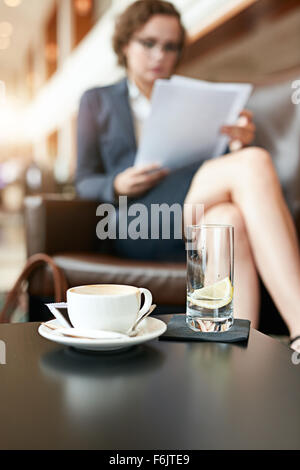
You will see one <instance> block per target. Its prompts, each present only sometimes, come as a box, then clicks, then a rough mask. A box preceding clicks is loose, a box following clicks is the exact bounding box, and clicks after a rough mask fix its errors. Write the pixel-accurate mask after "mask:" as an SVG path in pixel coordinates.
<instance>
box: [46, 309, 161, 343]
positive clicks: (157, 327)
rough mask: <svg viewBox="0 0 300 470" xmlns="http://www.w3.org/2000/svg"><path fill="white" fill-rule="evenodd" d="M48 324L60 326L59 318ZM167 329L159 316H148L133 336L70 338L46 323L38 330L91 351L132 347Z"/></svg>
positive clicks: (52, 337) (59, 341)
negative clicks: (120, 337) (119, 337)
mask: <svg viewBox="0 0 300 470" xmlns="http://www.w3.org/2000/svg"><path fill="white" fill-rule="evenodd" d="M46 324H48V325H56V326H60V325H59V323H58V321H57V320H51V321H48V322H47V323H46ZM166 329H167V325H166V324H165V323H164V322H162V321H161V320H158V319H157V318H152V317H148V318H145V320H144V321H143V322H142V323H141V324H140V326H139V327H138V334H137V336H135V337H133V338H130V337H128V338H125V339H123V338H122V339H83V338H68V337H66V336H63V335H61V334H60V333H58V332H56V331H55V330H50V329H49V328H47V327H46V326H44V325H40V326H39V329H38V332H39V334H40V335H41V336H43V337H44V338H46V339H49V340H50V341H54V342H55V343H59V344H63V345H65V346H70V347H73V348H78V349H87V350H89V351H115V350H117V349H124V348H130V347H131V346H136V345H137V344H141V343H145V342H146V341H150V340H152V339H155V338H157V337H158V336H160V335H162V334H163V333H164V332H165V331H166Z"/></svg>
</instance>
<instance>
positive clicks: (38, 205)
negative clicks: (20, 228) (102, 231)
mask: <svg viewBox="0 0 300 470" xmlns="http://www.w3.org/2000/svg"><path fill="white" fill-rule="evenodd" d="M24 204H25V234H26V248H27V256H28V257H29V256H31V255H33V254H35V253H46V254H48V255H53V254H55V253H67V252H71V251H72V252H74V251H75V252H76V251H78V252H80V251H81V252H82V251H88V252H93V251H96V250H97V249H98V250H99V247H98V245H99V240H98V239H97V236H96V226H97V223H98V222H99V218H97V217H96V209H97V207H98V205H99V204H100V202H99V201H89V200H81V199H70V198H66V197H63V196H60V195H41V196H29V197H26V198H25V201H24Z"/></svg>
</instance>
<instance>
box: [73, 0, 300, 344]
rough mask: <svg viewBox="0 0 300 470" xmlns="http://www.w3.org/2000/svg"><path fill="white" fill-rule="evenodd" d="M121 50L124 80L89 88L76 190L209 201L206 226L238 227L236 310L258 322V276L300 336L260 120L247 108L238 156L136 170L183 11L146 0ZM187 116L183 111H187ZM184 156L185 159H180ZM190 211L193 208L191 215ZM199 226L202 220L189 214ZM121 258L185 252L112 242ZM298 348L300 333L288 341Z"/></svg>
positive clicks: (118, 43)
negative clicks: (258, 135)
mask: <svg viewBox="0 0 300 470" xmlns="http://www.w3.org/2000/svg"><path fill="white" fill-rule="evenodd" d="M113 43H114V49H115V52H116V54H117V56H118V60H119V63H120V64H121V65H123V66H124V67H125V69H126V75H127V77H126V79H124V80H122V81H121V82H119V83H117V84H115V85H112V86H108V87H103V88H94V89H92V90H88V91H87V92H86V93H85V94H84V95H83V97H82V100H81V104H80V110H79V116H78V166H77V191H78V193H79V195H80V196H81V197H85V198H92V199H98V200H99V201H101V202H117V200H118V197H119V196H127V197H128V198H129V201H130V203H135V202H137V201H138V202H140V203H143V204H145V206H146V207H150V206H151V204H162V203H167V204H169V205H172V204H174V203H179V204H181V205H182V206H183V205H184V203H185V204H188V205H189V206H188V207H193V206H194V205H197V204H203V205H204V208H205V223H207V224H210V223H211V224H214V223H215V224H231V225H233V226H234V229H235V246H234V250H235V310H236V311H237V312H238V316H239V317H240V318H247V319H249V320H251V322H252V326H253V327H257V325H258V313H259V303H260V299H259V278H258V273H259V275H260V276H261V278H262V280H263V281H264V284H265V286H266V287H267V289H268V290H269V292H270V295H271V296H272V298H273V300H274V302H275V304H276V306H277V308H278V310H279V312H280V313H281V315H282V317H283V319H284V321H285V322H286V324H287V326H288V328H289V331H290V335H291V337H292V338H296V337H297V336H298V335H300V312H299V305H300V257H299V246H298V240H297V235H296V230H295V227H294V224H293V221H292V217H291V215H290V213H289V210H288V208H287V205H286V203H285V201H284V198H283V195H282V191H281V187H280V184H279V181H278V178H277V175H276V172H275V170H274V167H273V164H272V160H271V157H270V155H269V154H268V153H267V152H266V151H265V150H263V149H261V148H256V147H250V146H249V145H250V144H251V142H252V141H253V138H254V133H255V127H254V124H253V122H252V115H251V113H250V112H248V111H247V110H244V111H243V112H242V113H241V116H240V120H239V122H238V123H237V125H235V126H224V127H223V128H222V129H221V130H220V132H222V133H224V134H226V135H228V136H229V137H230V140H231V143H230V149H231V153H228V154H226V155H223V156H221V157H219V158H217V159H212V160H206V161H205V162H203V161H202V162H199V163H197V165H189V166H186V167H184V168H182V169H180V170H178V171H174V172H172V173H169V171H168V170H167V169H165V168H161V167H160V166H159V165H156V164H153V165H148V166H144V167H139V168H137V167H135V166H134V161H135V156H136V152H137V148H138V142H139V137H140V134H141V130H142V127H143V123H144V121H145V119H146V118H147V116H148V115H149V112H150V108H151V105H150V98H151V93H152V89H153V86H154V83H155V81H156V80H157V79H161V78H163V79H167V78H170V77H171V76H172V74H173V73H174V71H175V69H176V66H177V65H178V63H179V61H180V57H181V54H182V51H183V48H184V43H185V30H184V27H183V26H182V23H181V19H180V15H179V13H178V12H177V10H176V9H175V8H174V6H173V5H172V4H171V3H168V2H164V1H160V0H140V1H137V2H135V3H133V4H132V5H130V6H129V7H128V8H127V10H126V11H125V12H124V13H123V14H122V15H121V16H120V17H119V19H118V22H117V24H116V29H115V34H114V39H113ZM182 119H184V117H182ZM183 158H184V156H183ZM185 216H186V217H187V218H188V217H189V216H190V214H185ZM192 222H193V223H194V224H199V223H200V222H201V220H196V219H195V218H194V219H193V220H192ZM115 247H116V250H117V252H118V253H119V254H120V255H123V256H126V257H129V258H140V259H172V260H175V259H178V258H181V259H184V257H185V251H184V243H183V240H175V239H171V240H151V239H149V240H132V239H130V238H127V239H126V240H120V239H118V240H115ZM291 346H292V347H293V348H294V349H297V348H299V350H300V340H298V339H296V340H294V341H293V342H292V343H291Z"/></svg>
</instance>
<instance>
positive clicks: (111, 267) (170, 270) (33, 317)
mask: <svg viewBox="0 0 300 470" xmlns="http://www.w3.org/2000/svg"><path fill="white" fill-rule="evenodd" d="M98 205H99V202H96V201H87V200H79V199H70V198H66V197H63V196H60V195H42V196H30V197H27V198H26V199H25V227H26V245H27V256H28V257H29V256H31V255H33V254H35V253H41V252H42V253H46V254H48V255H50V256H52V257H53V259H54V260H55V262H56V264H57V265H58V266H60V267H61V268H62V269H63V270H64V273H65V274H66V277H67V280H68V283H69V286H70V287H73V286H77V285H84V284H102V283H103V284H104V283H105V284H106V283H111V284H129V285H135V286H139V287H146V288H148V289H150V290H151V292H152V294H153V299H154V302H155V303H156V304H157V305H158V308H157V310H156V312H155V313H179V312H184V311H185V296H186V265H185V263H167V262H147V261H133V260H129V259H122V258H119V257H117V256H114V254H113V252H112V246H111V245H110V243H107V242H103V241H101V242H100V241H99V240H98V239H97V236H96V225H97V223H98V222H99V220H100V218H99V217H97V216H96V208H97V206H98ZM296 212H297V216H296V217H295V219H296V224H297V229H298V234H299V233H300V205H299V204H298V205H297V211H296ZM261 291H262V295H261V299H262V302H261V316H260V318H261V321H260V327H259V329H260V330H261V331H264V332H266V333H273V334H286V333H287V329H286V327H285V325H284V323H283V321H282V320H281V317H280V316H279V315H278V312H277V310H276V308H275V306H274V304H273V302H272V300H271V298H270V296H269V294H268V293H267V291H266V289H265V287H264V285H263V283H262V282H261ZM29 294H30V315H29V320H30V321H45V320H48V319H49V318H50V315H49V312H48V309H47V308H46V307H45V306H44V304H45V303H47V302H50V301H53V295H54V292H53V285H52V279H51V273H50V270H49V269H47V268H41V269H40V270H39V271H37V272H35V273H34V274H33V275H32V277H31V279H30V283H29Z"/></svg>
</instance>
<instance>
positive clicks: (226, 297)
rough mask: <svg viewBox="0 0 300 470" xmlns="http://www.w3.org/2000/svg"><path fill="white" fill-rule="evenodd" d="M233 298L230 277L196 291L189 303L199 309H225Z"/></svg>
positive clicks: (190, 297)
mask: <svg viewBox="0 0 300 470" xmlns="http://www.w3.org/2000/svg"><path fill="white" fill-rule="evenodd" d="M232 298H233V286H232V284H231V282H230V279H229V277H226V278H225V279H222V281H219V282H216V283H215V284H211V285H210V286H205V287H202V288H201V289H196V290H195V291H194V292H193V293H192V294H191V295H189V296H188V300H189V302H191V303H192V304H194V305H197V306H198V307H202V308H208V309H215V308H221V307H225V305H228V304H229V303H230V302H231V301H232Z"/></svg>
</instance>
